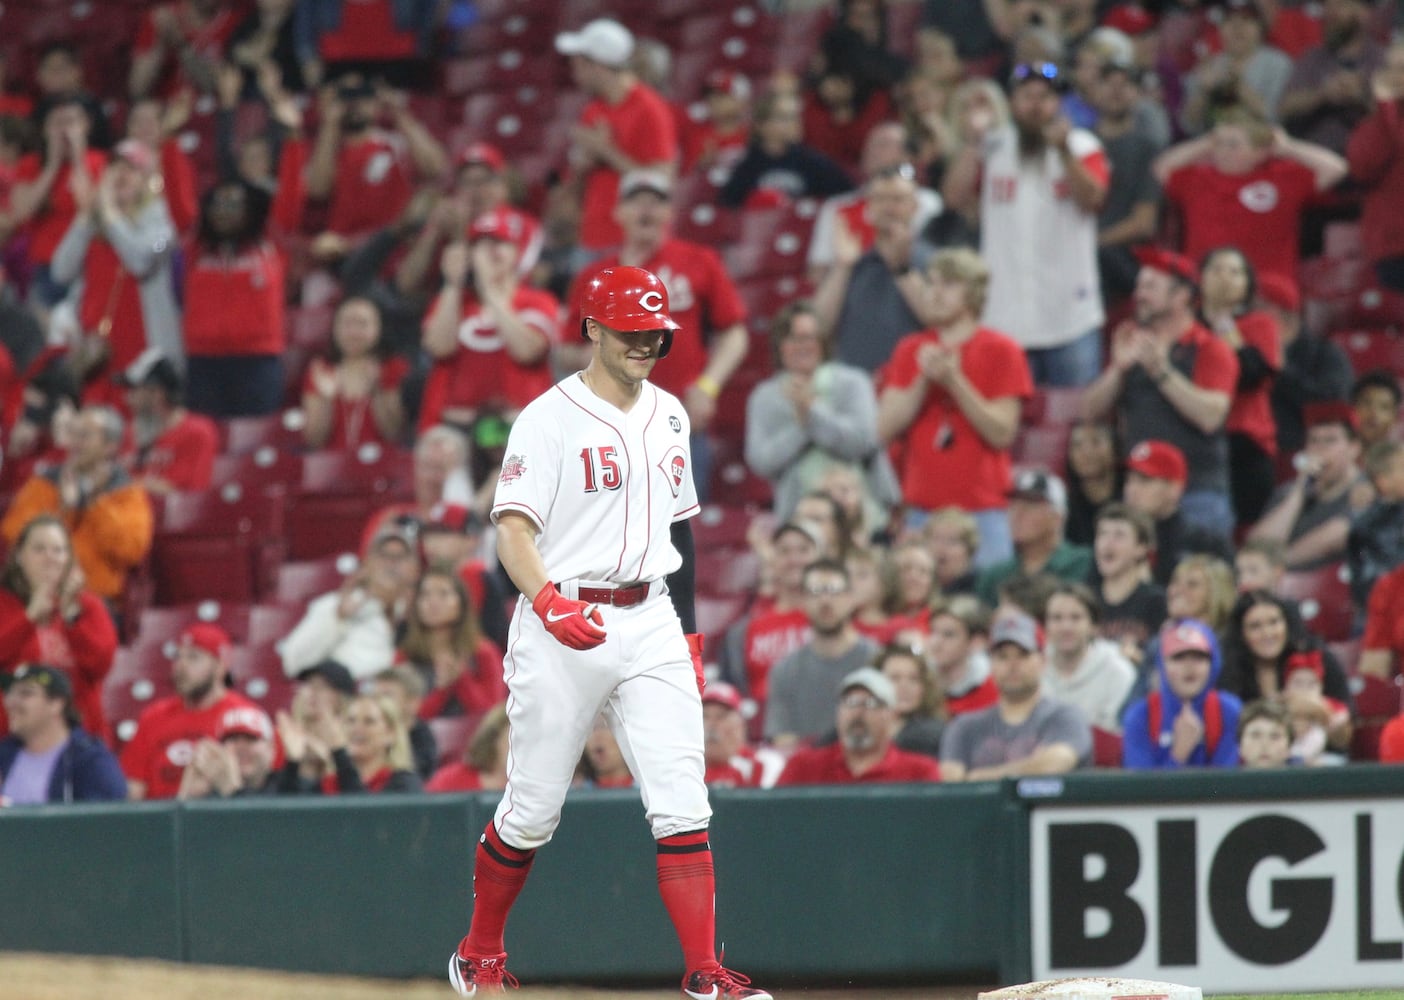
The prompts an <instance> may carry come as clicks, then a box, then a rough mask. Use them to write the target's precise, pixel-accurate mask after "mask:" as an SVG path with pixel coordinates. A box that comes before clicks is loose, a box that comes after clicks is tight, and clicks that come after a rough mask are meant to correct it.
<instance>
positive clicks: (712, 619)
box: [695, 594, 749, 660]
mask: <svg viewBox="0 0 1404 1000" xmlns="http://www.w3.org/2000/svg"><path fill="white" fill-rule="evenodd" d="M748 603H749V599H748V598H747V597H745V596H743V595H739V594H738V595H733V596H727V597H708V596H701V597H698V598H697V600H696V603H695V607H696V612H697V631H698V632H699V633H700V634H701V635H703V636H705V637H707V638H706V641H705V643H704V647H703V654H704V656H705V658H706V659H709V660H711V659H715V658H716V654H717V649H716V648H715V643H719V642H721V637H722V636H723V635H725V634H726V630H727V629H729V628H730V627H731V626H732V625H733V624H735V623H736V622H737V621H738V620H739V619H740V618H741V616H742V615H744V614H745V613H746V607H747V605H748Z"/></svg>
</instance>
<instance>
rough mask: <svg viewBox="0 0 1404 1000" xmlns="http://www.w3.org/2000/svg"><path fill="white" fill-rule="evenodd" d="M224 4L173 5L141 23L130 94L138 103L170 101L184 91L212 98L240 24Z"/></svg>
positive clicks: (186, 0)
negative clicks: (152, 96)
mask: <svg viewBox="0 0 1404 1000" xmlns="http://www.w3.org/2000/svg"><path fill="white" fill-rule="evenodd" d="M239 13H240V11H239V10H238V8H237V6H236V5H233V4H226V3H224V2H223V0H173V2H171V3H163V4H157V5H156V6H154V7H152V8H151V10H149V11H148V12H147V13H146V16H145V17H144V18H142V21H141V27H140V28H139V29H138V30H137V37H136V44H135V45H134V46H133V49H132V63H131V70H130V71H129V73H128V75H127V90H128V91H129V92H130V94H131V96H132V97H133V98H134V99H140V98H142V97H146V96H148V95H150V94H152V93H155V94H157V95H159V96H161V97H170V96H171V95H172V94H174V93H175V92H176V91H178V90H180V89H182V88H187V87H188V88H193V89H195V90H197V91H200V92H202V93H206V94H208V93H212V92H213V91H214V84H215V71H216V69H217V67H218V64H219V61H220V57H221V56H222V55H223V52H224V43H225V42H226V41H228V39H229V36H230V34H232V33H233V31H234V26H235V24H236V23H237V21H238V15H239Z"/></svg>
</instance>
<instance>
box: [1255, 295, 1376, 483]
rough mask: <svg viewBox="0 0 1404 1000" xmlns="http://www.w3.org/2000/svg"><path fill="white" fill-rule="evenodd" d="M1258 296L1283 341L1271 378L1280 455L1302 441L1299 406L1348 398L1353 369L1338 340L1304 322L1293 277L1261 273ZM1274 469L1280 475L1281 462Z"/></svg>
mask: <svg viewBox="0 0 1404 1000" xmlns="http://www.w3.org/2000/svg"><path fill="white" fill-rule="evenodd" d="M1258 298H1259V300H1260V301H1261V302H1262V309H1263V311H1264V312H1266V313H1267V314H1268V315H1270V316H1272V317H1273V318H1274V319H1275V320H1276V321H1277V331H1278V337H1279V339H1280V340H1281V341H1282V370H1281V371H1279V372H1278V373H1277V378H1275V379H1274V380H1273V383H1272V419H1273V423H1274V424H1276V426H1277V454H1278V458H1279V460H1281V459H1283V458H1285V457H1286V456H1288V455H1294V454H1296V453H1297V452H1299V451H1301V450H1302V445H1304V444H1305V443H1306V426H1305V424H1303V422H1302V408H1303V407H1304V406H1306V405H1307V404H1308V403H1324V402H1327V401H1328V400H1332V399H1346V398H1347V397H1348V396H1349V395H1350V387H1351V383H1352V382H1353V381H1354V379H1355V369H1354V368H1352V367H1351V364H1350V358H1348V357H1347V356H1346V353H1345V351H1343V350H1341V348H1340V345H1338V344H1336V343H1335V342H1334V341H1332V340H1328V339H1327V338H1326V337H1320V336H1317V335H1316V333H1315V332H1313V331H1312V330H1309V329H1307V328H1306V326H1305V325H1304V324H1303V323H1302V297H1301V292H1300V291H1299V290H1298V289H1297V282H1296V280H1295V279H1293V278H1288V277H1284V276H1283V275H1280V274H1263V275H1259V276H1258ZM1278 468H1279V476H1280V475H1281V474H1282V472H1281V471H1280V470H1281V469H1282V464H1281V461H1279V466H1278Z"/></svg>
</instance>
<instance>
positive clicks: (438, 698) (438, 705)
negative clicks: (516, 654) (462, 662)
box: [419, 639, 507, 719]
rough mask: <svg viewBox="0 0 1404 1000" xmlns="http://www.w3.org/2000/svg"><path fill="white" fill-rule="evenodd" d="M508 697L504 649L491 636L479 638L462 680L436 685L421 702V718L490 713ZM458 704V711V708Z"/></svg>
mask: <svg viewBox="0 0 1404 1000" xmlns="http://www.w3.org/2000/svg"><path fill="white" fill-rule="evenodd" d="M506 700H507V682H506V681H504V680H503V679H502V650H500V649H498V648H497V643H495V642H493V641H492V640H491V639H479V640H478V648H477V649H476V650H474V652H473V661H472V662H471V663H469V664H468V665H467V666H466V667H465V669H464V671H463V673H461V674H459V675H458V679H457V680H455V681H454V682H453V683H451V684H447V685H445V686H444V687H436V688H434V689H433V690H432V691H430V692H429V693H428V694H426V695H425V696H424V700H423V701H421V702H420V703H419V717H420V718H421V719H437V718H439V717H440V716H444V715H472V714H473V713H474V712H486V711H487V710H488V709H490V708H492V707H493V706H495V705H499V704H501V703H502V702H504V701H506ZM455 707H456V709H457V710H456V711H455Z"/></svg>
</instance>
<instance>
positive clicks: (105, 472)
mask: <svg viewBox="0 0 1404 1000" xmlns="http://www.w3.org/2000/svg"><path fill="white" fill-rule="evenodd" d="M122 435H123V426H122V417H121V416H120V415H119V414H118V413H117V411H116V410H113V409H111V408H110V407H106V406H89V407H85V408H84V409H83V410H81V411H79V413H78V416H77V417H76V418H75V420H74V424H73V431H72V442H71V446H70V448H69V451H68V456H67V457H66V458H65V459H64V461H63V464H62V465H59V466H57V467H55V468H51V469H44V470H41V471H39V472H36V473H35V474H34V475H33V476H32V477H30V479H29V481H28V482H26V483H25V484H24V485H23V486H22V487H20V491H19V493H18V494H16V495H15V499H14V502H13V503H11V504H10V509H9V511H8V512H7V513H6V514H5V518H4V520H3V521H0V535H3V536H4V538H5V540H6V541H7V542H10V543H13V542H14V541H15V540H16V539H17V538H18V537H19V534H20V531H21V530H22V529H23V528H24V526H25V525H26V524H28V523H29V522H30V521H31V520H32V519H33V518H35V517H36V516H38V515H40V514H53V515H55V516H57V517H58V519H59V520H60V521H61V522H63V525H64V527H65V528H67V529H68V532H69V534H70V535H71V536H72V538H73V554H74V556H75V557H76V558H77V560H78V565H79V567H81V568H82V570H83V574H84V576H86V577H87V580H88V586H89V587H90V588H91V589H92V590H93V591H94V592H95V593H97V594H98V595H100V596H102V597H104V598H106V599H107V600H108V602H109V603H110V602H112V601H115V600H116V599H117V598H118V597H119V596H120V595H121V593H122V588H123V586H124V584H125V583H126V578H127V573H128V572H129V571H130V570H132V569H133V568H135V567H136V566H137V565H138V564H139V563H140V562H141V561H142V560H143V559H145V558H146V553H147V552H148V551H149V550H150V548H151V536H152V531H153V527H154V525H153V517H152V513H151V499H150V497H148V496H147V494H146V490H145V489H143V488H142V487H141V486H139V485H137V484H136V483H134V482H133V481H132V479H131V477H130V476H129V475H128V474H127V472H126V470H125V469H124V468H123V467H122V463H121V462H120V461H119V460H118V455H117V453H118V451H119V450H120V449H121V447H122Z"/></svg>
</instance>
